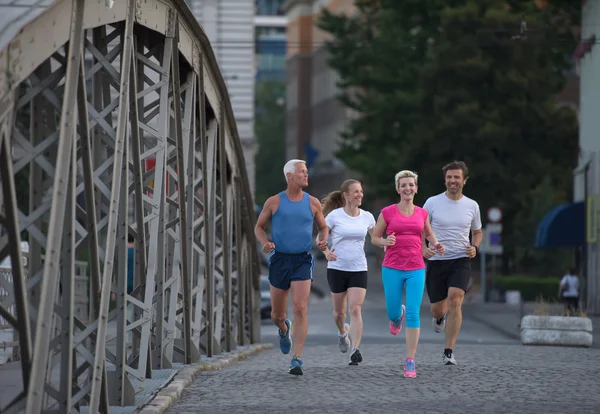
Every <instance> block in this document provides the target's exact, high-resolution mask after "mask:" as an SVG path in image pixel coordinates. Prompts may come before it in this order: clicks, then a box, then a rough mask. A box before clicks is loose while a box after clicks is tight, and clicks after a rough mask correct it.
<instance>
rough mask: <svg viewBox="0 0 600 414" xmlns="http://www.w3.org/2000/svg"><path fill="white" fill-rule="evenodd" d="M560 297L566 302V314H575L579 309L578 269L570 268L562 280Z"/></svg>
mask: <svg viewBox="0 0 600 414" xmlns="http://www.w3.org/2000/svg"><path fill="white" fill-rule="evenodd" d="M558 290H559V294H560V297H561V298H562V300H563V302H564V303H565V315H568V314H575V313H576V312H577V310H578V309H579V278H578V277H577V270H576V269H574V268H571V269H569V272H568V273H565V275H564V276H563V277H562V279H561V280H560V286H559V288H558Z"/></svg>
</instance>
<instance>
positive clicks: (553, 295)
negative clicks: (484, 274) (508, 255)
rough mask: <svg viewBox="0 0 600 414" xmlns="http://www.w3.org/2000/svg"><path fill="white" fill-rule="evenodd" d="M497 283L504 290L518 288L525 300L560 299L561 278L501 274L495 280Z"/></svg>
mask: <svg viewBox="0 0 600 414" xmlns="http://www.w3.org/2000/svg"><path fill="white" fill-rule="evenodd" d="M494 282H495V285H496V286H497V287H499V288H501V289H502V290H504V291H506V290H518V291H519V292H521V298H522V299H523V300H525V301H534V300H537V299H539V298H542V299H545V300H549V301H551V300H558V299H559V298H558V285H559V283H560V278H556V277H538V276H526V275H514V276H499V277H497V278H495V280H494Z"/></svg>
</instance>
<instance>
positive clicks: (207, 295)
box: [0, 0, 260, 413]
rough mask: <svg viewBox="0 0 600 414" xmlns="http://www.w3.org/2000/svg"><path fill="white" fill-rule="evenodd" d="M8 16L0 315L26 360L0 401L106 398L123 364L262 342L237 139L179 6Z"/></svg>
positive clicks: (136, 375)
mask: <svg viewBox="0 0 600 414" xmlns="http://www.w3.org/2000/svg"><path fill="white" fill-rule="evenodd" d="M3 4H5V5H6V4H7V5H8V6H9V7H8V8H2V5H3ZM7 10H8V11H7ZM0 15H2V16H1V17H0V26H1V27H0V185H1V191H0V225H1V227H0V262H1V261H2V260H3V259H5V258H7V257H8V258H10V262H11V268H10V271H5V272H4V273H2V275H0V291H1V292H2V294H0V318H1V319H2V320H3V321H4V323H5V324H6V326H9V327H11V328H12V331H13V333H14V336H15V339H14V341H15V344H17V345H15V352H14V353H15V356H17V358H16V360H18V361H19V362H18V363H19V364H20V373H21V376H22V392H21V393H20V394H19V395H17V396H16V397H15V398H14V399H13V400H12V402H9V403H7V404H4V406H2V407H0V410H1V411H2V412H27V413H39V412H58V413H67V412H81V411H86V412H102V413H107V412H109V410H110V406H128V405H133V402H134V398H135V395H134V388H133V386H132V380H133V379H136V380H138V381H147V380H148V379H150V378H151V377H152V372H153V370H160V369H169V368H171V367H172V366H173V365H174V364H191V363H195V362H198V361H200V360H201V359H202V358H203V356H207V357H210V356H213V355H216V354H219V353H221V352H226V351H229V350H233V349H235V348H236V347H238V346H240V345H247V344H250V343H255V342H257V341H258V340H259V329H260V326H259V324H260V315H259V272H260V269H259V259H258V254H257V250H256V244H255V243H256V242H255V238H254V235H253V223H254V220H255V217H254V208H253V201H252V197H251V194H250V187H249V184H248V181H247V176H246V171H245V164H244V159H243V155H242V147H241V143H240V140H239V136H238V133H237V129H236V125H235V121H234V117H233V112H232V108H231V104H230V101H229V97H228V94H227V89H226V86H225V83H224V81H223V78H222V76H221V73H220V71H219V68H218V66H217V62H216V59H215V56H214V54H213V52H212V49H211V46H210V43H209V41H208V39H207V37H206V35H205V33H204V32H203V30H202V28H201V27H200V25H199V24H198V23H197V21H196V20H195V19H194V17H193V15H192V13H191V11H190V10H189V8H188V6H187V5H186V4H185V3H184V1H183V0H117V1H114V2H113V1H112V0H10V1H9V0H1V1H0ZM128 236H132V237H133V239H134V243H135V247H134V252H135V259H134V262H135V263H134V275H135V276H134V277H135V282H134V288H133V291H131V292H129V293H128V289H127V273H128V272H127V267H128ZM25 241H26V242H27V243H24V242H25ZM23 245H26V246H27V249H24V248H22V246H23ZM111 326H112V327H113V328H112V329H113V331H115V334H114V335H110V334H109V333H110V331H111ZM13 345H14V344H13ZM17 354H18V355H17Z"/></svg>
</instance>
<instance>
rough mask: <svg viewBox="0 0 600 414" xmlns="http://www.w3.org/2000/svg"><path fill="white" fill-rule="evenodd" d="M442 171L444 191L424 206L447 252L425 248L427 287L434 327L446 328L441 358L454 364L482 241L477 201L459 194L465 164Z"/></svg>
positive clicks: (466, 172) (465, 176)
mask: <svg viewBox="0 0 600 414" xmlns="http://www.w3.org/2000/svg"><path fill="white" fill-rule="evenodd" d="M442 171H443V173H444V180H445V182H446V191H445V192H443V193H441V194H438V195H436V196H433V197H430V198H429V199H428V200H427V201H426V202H425V205H424V206H423V208H424V209H425V210H427V213H429V218H430V220H431V228H432V230H433V232H434V233H435V235H436V236H437V239H438V240H439V242H440V243H441V244H442V245H444V247H445V248H446V252H445V254H444V256H439V255H435V254H434V252H433V251H431V250H430V249H426V250H425V252H424V256H425V258H426V259H428V262H427V279H426V286H427V294H428V295H429V300H430V302H431V314H432V316H433V320H432V325H433V329H434V331H435V332H437V333H440V332H441V331H442V330H443V329H444V328H446V348H445V349H444V354H443V356H442V361H443V362H444V364H446V365H456V359H455V358H454V351H453V349H454V344H455V343H456V338H457V337H458V332H459V331H460V326H461V324H462V303H463V299H464V297H465V293H466V291H467V287H468V286H469V279H470V278H471V259H473V258H474V257H475V256H476V255H477V254H478V253H479V245H480V244H481V240H482V232H481V214H480V212H479V205H478V204H477V202H476V201H474V200H472V199H470V198H469V197H466V196H465V195H463V193H462V191H463V187H464V185H465V184H466V183H467V179H468V177H469V170H468V168H467V165H466V164H465V163H464V162H462V161H453V162H451V163H449V164H447V165H445V166H444V167H443V168H442ZM469 233H470V234H471V240H469Z"/></svg>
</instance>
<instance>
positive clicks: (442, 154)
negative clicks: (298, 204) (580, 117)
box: [320, 0, 577, 270]
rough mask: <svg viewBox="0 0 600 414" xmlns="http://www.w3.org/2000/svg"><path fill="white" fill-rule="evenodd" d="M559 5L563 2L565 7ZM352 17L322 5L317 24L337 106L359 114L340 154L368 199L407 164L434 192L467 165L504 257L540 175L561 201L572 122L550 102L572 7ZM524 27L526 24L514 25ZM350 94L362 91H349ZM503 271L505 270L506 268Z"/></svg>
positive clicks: (488, 2)
mask: <svg viewBox="0 0 600 414" xmlns="http://www.w3.org/2000/svg"><path fill="white" fill-rule="evenodd" d="M565 5H566V6H565ZM357 6H358V9H359V12H358V13H357V14H355V15H353V16H336V15H332V14H330V13H327V12H325V13H324V15H323V18H322V19H321V21H320V26H321V28H323V29H324V30H326V31H328V32H329V33H331V34H332V35H333V40H332V41H331V42H329V43H328V45H327V47H328V49H329V52H330V54H331V61H330V63H331V65H332V66H333V67H334V68H335V69H336V70H337V71H338V72H339V73H340V77H341V87H342V89H343V94H342V96H341V98H340V99H341V100H342V102H343V103H344V104H345V105H347V106H349V107H351V108H353V109H355V110H356V111H357V112H358V113H359V114H361V115H360V116H359V117H358V119H356V120H354V121H352V122H351V123H350V124H349V125H348V129H347V130H346V132H345V133H344V135H343V136H342V137H341V150H340V153H339V156H340V158H342V159H343V160H344V161H345V162H346V163H347V164H348V165H349V166H351V167H352V168H355V169H356V170H358V171H359V172H361V173H362V174H363V176H364V177H365V181H366V182H367V183H368V184H369V185H368V187H369V188H373V189H374V190H375V191H376V192H378V195H389V196H393V194H390V193H391V192H390V186H389V181H390V176H391V175H392V174H393V172H395V171H397V170H398V169H400V168H411V169H415V170H416V171H417V172H418V173H419V175H420V187H421V193H422V194H426V195H430V194H433V193H437V192H440V191H442V190H443V181H442V175H441V166H442V165H443V164H445V163H446V162H448V161H451V160H453V159H460V160H464V161H465V162H467V164H468V165H469V167H470V170H471V172H472V178H471V180H470V181H469V183H468V184H467V186H466V188H465V192H466V193H467V194H468V195H469V196H471V197H472V198H474V199H476V200H477V201H478V202H479V204H480V206H481V210H482V212H483V213H485V211H486V209H487V208H488V207H490V206H492V205H497V206H499V207H501V208H502V209H503V211H504V231H503V241H504V245H505V252H506V254H505V261H504V263H505V264H508V263H509V260H510V259H515V254H516V251H517V250H519V249H523V248H525V247H527V246H531V245H532V243H533V240H525V239H523V237H518V235H519V234H523V233H525V234H531V228H529V229H525V231H524V232H523V231H522V229H518V228H516V227H515V226H516V225H517V223H521V225H522V224H523V223H528V224H529V225H532V224H531V223H530V220H524V219H521V220H518V216H519V215H520V214H521V215H523V214H524V213H523V211H524V210H527V209H528V207H529V206H528V204H527V203H528V202H530V201H531V197H530V193H531V190H532V189H533V188H536V187H538V186H539V185H540V183H541V181H542V180H543V179H544V178H545V177H547V179H548V180H549V182H550V183H551V184H552V185H551V186H550V188H551V189H552V190H551V191H552V192H553V194H549V195H548V197H549V198H552V199H556V200H566V199H568V197H569V194H570V187H571V178H570V177H571V170H572V168H573V167H574V164H575V160H576V145H577V120H576V116H575V114H574V113H572V111H570V110H568V109H566V108H562V109H561V108H557V106H556V103H555V96H556V94H557V92H559V91H560V89H561V88H562V87H563V85H564V82H565V76H564V73H565V71H566V70H567V69H568V68H569V62H568V59H567V58H566V57H567V55H568V53H571V52H572V50H573V47H574V45H575V36H574V34H573V33H572V31H571V23H570V21H569V19H576V18H577V17H576V16H577V14H576V13H574V12H573V8H572V7H571V8H569V9H568V10H567V9H566V8H565V7H568V4H567V3H565V2H563V1H558V0H557V1H549V2H547V7H545V8H543V9H540V8H538V7H537V6H536V5H535V2H532V1H529V0H527V1H525V0H514V1H505V0H454V1H441V0H439V1H438V0H433V1H427V2H423V1H418V0H403V1H401V2H400V1H391V0H389V1H387V0H380V1H370V0H363V1H360V2H358V3H357ZM525 28H526V29H527V30H524V29H525ZM356 91H360V92H358V93H357V92H356ZM505 270H506V266H505Z"/></svg>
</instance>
